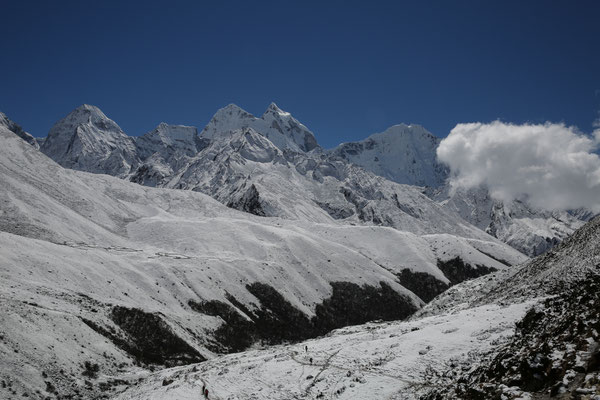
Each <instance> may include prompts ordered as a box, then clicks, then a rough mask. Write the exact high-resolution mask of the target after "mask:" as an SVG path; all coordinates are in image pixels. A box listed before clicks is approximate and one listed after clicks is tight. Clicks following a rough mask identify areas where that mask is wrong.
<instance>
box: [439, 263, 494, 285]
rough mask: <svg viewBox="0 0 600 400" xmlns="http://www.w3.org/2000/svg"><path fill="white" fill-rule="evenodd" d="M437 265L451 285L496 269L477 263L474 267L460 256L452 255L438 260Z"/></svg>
mask: <svg viewBox="0 0 600 400" xmlns="http://www.w3.org/2000/svg"><path fill="white" fill-rule="evenodd" d="M437 267H438V268H439V269H440V270H441V271H442V272H443V273H444V275H445V276H446V278H448V280H449V281H450V283H451V284H452V285H457V284H459V283H461V282H464V281H467V280H469V279H474V278H479V277H480V276H483V275H487V274H489V273H492V272H495V271H497V270H496V268H494V267H486V266H485V265H477V266H476V267H473V266H471V265H470V264H467V263H465V262H464V261H463V260H462V259H461V258H460V257H454V258H453V259H451V260H448V261H441V260H438V262H437Z"/></svg>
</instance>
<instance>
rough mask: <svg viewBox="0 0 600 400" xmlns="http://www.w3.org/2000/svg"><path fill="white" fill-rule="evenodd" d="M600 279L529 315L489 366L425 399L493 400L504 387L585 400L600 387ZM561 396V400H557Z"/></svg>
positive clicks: (568, 289)
mask: <svg viewBox="0 0 600 400" xmlns="http://www.w3.org/2000/svg"><path fill="white" fill-rule="evenodd" d="M598 342H600V277H599V276H597V275H596V276H591V277H589V278H588V279H584V280H581V281H579V282H576V283H575V284H572V285H569V286H568V287H565V288H563V289H562V290H561V292H560V293H558V295H557V296H556V297H552V298H549V299H546V300H545V301H544V302H543V303H542V304H541V306H540V307H538V308H532V309H530V310H529V311H528V312H527V314H526V315H525V316H524V317H523V318H522V319H521V321H519V322H518V323H517V324H516V332H515V335H514V337H513V338H512V339H511V341H510V342H509V343H507V344H506V345H503V346H502V347H501V348H500V349H499V350H496V352H495V355H493V357H491V358H490V361H488V362H485V363H483V364H482V365H481V366H479V367H477V368H476V369H475V370H471V372H467V373H463V374H461V375H459V376H458V377H457V378H456V379H455V380H454V382H452V383H451V384H449V385H446V386H447V387H446V388H444V389H438V390H434V391H432V392H431V393H429V394H428V395H426V396H423V397H422V398H423V399H428V400H432V399H454V398H460V399H468V400H476V399H495V398H498V399H499V398H512V397H506V394H505V393H504V395H505V396H504V397H502V395H503V390H504V389H505V388H506V387H512V388H518V389H520V390H521V391H523V392H529V393H535V395H534V398H550V397H554V396H557V397H560V398H568V399H571V398H574V399H578V398H584V397H582V396H581V395H582V394H585V393H594V392H595V390H596V389H595V387H597V386H598V385H600V351H599V347H598V344H597V343H598ZM559 395H560V396H559Z"/></svg>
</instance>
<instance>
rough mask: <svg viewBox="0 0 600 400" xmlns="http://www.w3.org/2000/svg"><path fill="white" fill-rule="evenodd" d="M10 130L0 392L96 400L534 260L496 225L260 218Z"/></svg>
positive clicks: (0, 163) (1, 269) (392, 314)
mask: <svg viewBox="0 0 600 400" xmlns="http://www.w3.org/2000/svg"><path fill="white" fill-rule="evenodd" d="M260 138H263V139H264V137H262V136H260V137H259V138H258V139H260ZM255 139H256V138H255ZM265 140H266V139H265ZM0 142H1V146H0V185H1V186H2V188H3V190H2V191H1V192H0V277H1V279H0V305H1V309H2V313H1V314H0V334H1V339H0V380H4V381H5V382H9V383H10V384H9V385H8V384H7V387H2V388H0V397H1V396H4V395H9V396H14V395H15V394H14V393H16V394H17V395H18V396H22V395H23V394H27V395H28V396H29V397H30V398H45V397H47V396H50V395H51V394H52V393H55V394H57V395H58V396H63V397H64V396H68V395H71V396H75V397H82V398H94V397H96V396H98V395H99V393H100V392H101V391H102V390H110V388H112V387H119V386H122V385H123V384H124V383H127V382H131V381H132V380H135V379H137V377H138V376H139V374H145V373H146V372H147V368H148V366H149V365H159V366H164V365H177V364H181V363H186V362H192V361H200V360H203V359H205V358H212V357H214V356H215V354H216V353H219V352H226V351H233V350H239V349H241V348H244V347H246V346H248V345H251V344H252V343H254V342H256V341H266V342H270V343H272V342H275V343H276V342H279V341H282V340H296V339H301V338H304V337H312V336H315V335H318V334H322V333H324V332H326V331H327V330H329V329H332V328H336V327H339V326H344V325H348V324H354V323H360V322H364V321H366V320H369V319H374V318H382V319H398V318H403V317H406V316H407V315H409V314H410V313H411V312H413V311H414V310H416V309H417V308H418V307H420V306H421V305H422V304H423V301H422V299H421V298H420V297H419V295H420V296H423V297H425V296H424V295H423V293H426V292H425V291H424V290H423V288H419V287H418V285H416V283H417V282H418V281H419V279H420V278H422V277H423V276H426V277H429V279H430V280H432V281H433V282H438V286H441V288H442V289H444V288H446V287H448V284H451V283H454V279H455V277H456V273H455V272H456V269H457V268H458V270H459V271H462V272H463V274H464V275H465V276H467V277H468V275H469V274H471V275H470V276H477V275H480V274H481V273H485V272H489V268H495V269H498V270H501V269H506V268H507V266H506V265H505V264H503V262H501V261H499V260H508V261H509V262H510V263H516V262H519V261H522V260H523V259H524V257H523V256H522V255H520V254H519V253H517V252H516V251H514V250H512V249H510V248H509V247H508V246H506V245H504V244H502V243H500V242H497V241H495V240H494V239H492V238H490V237H489V236H485V234H482V237H481V238H460V237H456V236H453V235H448V234H442V235H436V234H433V235H424V236H421V235H417V234H415V233H410V232H401V231H399V230H396V229H391V228H385V227H378V226H352V225H350V224H347V223H340V222H338V221H336V220H334V219H329V221H328V223H327V224H322V223H314V222H311V221H309V220H306V219H299V220H295V221H291V220H288V219H281V218H265V217H258V216H255V215H252V214H250V213H244V212H239V211H236V210H233V209H231V208H227V207H225V206H223V205H222V204H220V203H219V202H217V201H215V200H214V199H212V198H210V197H208V196H206V195H204V194H201V193H197V192H194V191H181V190H170V189H156V188H150V187H145V186H140V185H136V184H133V183H130V182H127V181H125V180H121V179H117V178H114V177H111V176H107V175H100V174H89V173H85V172H79V171H73V170H68V169H64V168H62V167H61V166H59V165H58V164H56V163H54V162H53V161H51V160H50V159H49V158H47V157H46V156H45V155H43V154H42V153H40V152H38V151H37V150H35V149H34V148H33V147H32V146H30V145H28V144H26V143H25V142H23V141H22V140H21V139H19V138H17V137H16V136H15V135H14V134H13V133H12V132H10V131H8V130H6V129H4V128H0ZM269 143H270V142H269ZM277 151H279V150H278V149H277ZM253 154H254V153H253ZM277 154H280V153H277ZM294 170H295V168H294ZM411 195H412V194H411ZM414 195H415V196H416V195H417V194H414ZM448 223H449V222H448ZM465 229H467V228H465ZM486 239H487V240H486ZM456 260H462V261H461V262H463V261H464V264H462V265H459V264H457V261H456ZM457 266H458V267H457ZM407 271H408V272H407ZM417 273H421V274H423V275H416V276H417V277H418V278H419V279H416V278H415V275H414V274H417ZM407 287H411V290H413V291H411V290H408V289H407ZM415 293H419V295H417V294H415ZM359 299H360V301H358V300H359ZM364 302H367V304H368V307H365V306H364V304H365V303H364ZM240 327H243V328H244V329H240ZM231 332H233V333H234V335H233V336H232V335H231ZM239 332H245V333H246V336H244V337H242V339H243V340H242V342H241V343H240V342H239V340H238V339H239ZM11 393H12V394H11Z"/></svg>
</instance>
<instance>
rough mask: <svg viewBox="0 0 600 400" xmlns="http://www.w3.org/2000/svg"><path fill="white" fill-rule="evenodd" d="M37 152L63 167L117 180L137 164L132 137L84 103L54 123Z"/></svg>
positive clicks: (98, 110)
mask: <svg viewBox="0 0 600 400" xmlns="http://www.w3.org/2000/svg"><path fill="white" fill-rule="evenodd" d="M41 150H42V152H43V153H44V154H46V155H47V156H48V157H50V158H52V159H53V160H54V161H56V162H57V163H59V164H60V165H62V166H63V167H66V168H72V169H77V170H80V171H88V172H94V173H100V174H109V175H114V176H119V177H125V176H127V175H128V174H129V173H130V172H131V169H132V168H133V167H134V166H136V165H137V164H138V162H139V160H138V157H137V155H136V149H135V141H134V140H133V138H131V137H129V136H127V135H126V134H125V133H124V132H123V131H122V130H121V128H120V127H119V126H118V125H117V124H116V123H115V122H114V121H113V120H111V119H109V118H108V117H107V116H106V115H104V113H103V112H102V111H100V109H99V108H98V107H95V106H91V105H87V104H84V105H82V106H79V107H77V108H76V109H75V110H74V111H72V112H71V113H70V114H69V115H67V116H66V117H65V118H63V119H62V120H60V121H58V122H57V123H56V124H55V125H54V126H53V127H52V129H50V132H49V133H48V137H47V138H46V140H44V143H43V144H42V146H41Z"/></svg>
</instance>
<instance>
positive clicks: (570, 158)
mask: <svg viewBox="0 0 600 400" xmlns="http://www.w3.org/2000/svg"><path fill="white" fill-rule="evenodd" d="M599 144H600V129H598V130H596V131H595V132H594V133H593V134H592V135H591V136H587V135H583V134H581V133H579V132H578V131H577V129H576V128H573V127H567V126H565V125H563V124H551V123H546V124H543V125H529V124H527V125H512V124H506V123H503V122H499V121H496V122H492V123H490V124H482V123H470V124H458V125H456V127H455V128H454V129H452V131H451V132H450V135H448V137H447V138H445V139H444V140H442V142H441V143H440V145H439V147H438V150H437V155H438V158H439V160H440V161H442V162H444V163H446V164H447V165H448V166H449V167H450V170H451V178H450V179H451V181H450V183H451V185H452V187H454V188H457V187H463V188H473V187H477V186H481V185H484V186H487V187H488V188H489V190H490V194H491V195H492V196H493V197H494V198H496V199H499V200H503V201H511V200H513V199H527V200H528V201H529V203H530V204H532V205H534V206H537V207H540V208H544V209H549V210H553V209H562V210H569V209H576V208H580V207H584V208H587V209H590V210H592V211H594V212H600V157H599V156H598V154H595V153H594V151H596V150H597V149H598V147H599Z"/></svg>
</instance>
